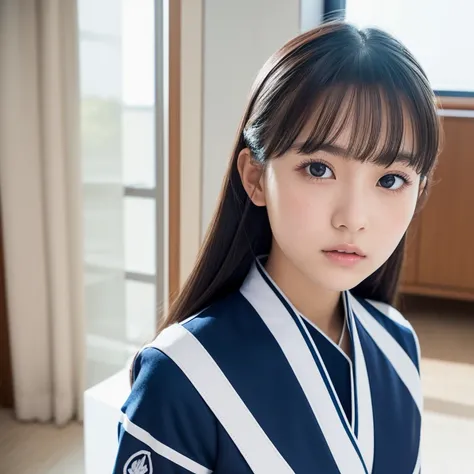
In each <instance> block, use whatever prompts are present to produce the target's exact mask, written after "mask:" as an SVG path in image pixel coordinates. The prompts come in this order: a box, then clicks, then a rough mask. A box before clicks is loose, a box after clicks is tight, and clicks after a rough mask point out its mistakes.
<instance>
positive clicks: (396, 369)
mask: <svg viewBox="0 0 474 474" xmlns="http://www.w3.org/2000/svg"><path fill="white" fill-rule="evenodd" d="M438 146H439V123H438V118H437V111H436V104H435V99H434V96H433V93H432V90H431V88H430V85H429V83H428V80H427V78H426V76H425V74H424V72H423V70H422V69H421V67H420V65H419V64H418V63H417V62H416V60H415V59H414V58H413V56H412V55H411V54H410V53H409V51H407V49H406V48H405V47H404V46H403V45H402V44H400V43H399V42H398V41H397V40H395V39H394V38H392V37H391V36H389V35H388V34H386V33H384V32H382V31H379V30H377V29H366V30H358V29H357V28H355V27H354V26H351V25H349V24H346V23H341V22H333V23H327V24H324V25H322V26H321V27H319V28H316V29H314V30H312V31H310V32H307V33H305V34H302V35H301V36H298V37H297V38H295V39H293V40H292V41H290V42H289V43H288V44H286V45H285V46H284V47H283V48H282V49H280V50H279V51H278V52H277V53H275V54H274V56H272V57H271V58H270V59H269V61H268V62H267V63H266V64H265V66H264V67H263V69H262V71H261V73H260V74H259V76H258V78H257V80H256V82H255V85H254V87H253V91H252V94H251V97H250V100H249V103H248V106H247V109H246V111H245V114H244V117H243V121H242V125H241V128H240V130H239V131H238V135H237V142H236V145H235V148H234V152H233V154H232V157H231V160H230V163H229V168H228V172H227V175H226V176H225V180H224V187H223V190H222V195H221V198H220V202H219V205H218V208H217V211H216V213H215V216H214V220H213V222H212V225H211V226H210V229H209V232H208V234H207V238H206V240H205V243H204V245H203V248H202V251H201V254H200V256H199V259H198V261H197V263H196V266H195V267H194V269H193V271H192V273H191V275H190V277H189V279H188V281H187V282H186V284H185V285H184V287H183V289H182V291H181V293H180V295H179V296H178V297H177V299H176V301H175V302H174V304H173V306H172V307H171V309H170V311H169V313H168V314H167V315H166V317H165V318H164V319H163V323H162V326H161V328H160V332H159V334H158V336H157V338H156V339H155V340H154V341H153V342H152V343H151V344H149V345H148V346H146V347H145V348H144V349H143V350H142V351H141V352H140V354H139V355H138V356H137V358H136V360H135V362H134V366H133V368H132V380H133V386H132V392H131V395H130V397H129V399H128V400H127V402H126V403H125V406H124V407H123V416H122V420H121V424H120V429H119V431H120V433H119V449H118V455H117V461H116V468H115V471H114V472H115V474H119V473H120V474H122V473H124V474H137V473H139V474H151V473H152V472H153V473H160V474H167V473H183V474H184V473H189V472H192V473H199V474H201V473H202V474H204V473H219V474H220V473H224V474H247V473H251V472H254V473H259V474H280V473H297V474H308V473H324V474H331V473H343V474H348V473H350V474H369V473H383V474H392V473H393V474H418V473H419V472H420V429H421V414H422V394H421V387H420V374H419V363H420V352H419V347H418V342H417V338H416V335H415V333H414V331H413V328H412V327H411V326H410V324H409V323H408V322H407V321H406V320H405V319H404V318H403V316H402V315H401V314H400V313H399V312H398V311H397V310H396V309H394V307H393V305H394V304H395V303H394V300H395V297H396V291H397V284H398V280H399V275H400V267H401V265H402V260H403V253H404V247H405V236H406V231H407V228H408V226H409V224H410V222H411V220H412V218H413V216H414V214H415V212H416V211H417V209H419V207H420V205H421V203H422V201H423V200H424V198H425V196H426V193H427V189H428V187H427V186H428V183H430V177H431V175H432V172H433V169H434V166H435V162H436V158H437V155H438Z"/></svg>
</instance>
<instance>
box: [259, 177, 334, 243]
mask: <svg viewBox="0 0 474 474" xmlns="http://www.w3.org/2000/svg"><path fill="white" fill-rule="evenodd" d="M301 181H302V179H301V178H300V177H296V179H295V177H292V176H290V177H288V176H284V177H277V176H275V175H273V176H272V175H270V176H269V177H268V180H267V182H266V184H265V196H266V202H267V209H268V217H269V219H270V224H271V227H272V232H273V235H274V237H275V239H276V240H277V242H278V243H279V244H280V245H283V246H284V245H285V243H286V241H288V243H289V244H291V245H295V244H297V243H298V242H301V243H303V242H304V240H305V239H308V238H309V239H314V236H315V235H318V226H320V225H321V222H323V221H324V219H323V214H324V212H325V211H327V210H328V208H329V207H328V206H327V205H324V203H323V202H324V196H321V195H319V194H318V193H317V192H315V188H314V187H313V186H311V184H309V183H305V182H301Z"/></svg>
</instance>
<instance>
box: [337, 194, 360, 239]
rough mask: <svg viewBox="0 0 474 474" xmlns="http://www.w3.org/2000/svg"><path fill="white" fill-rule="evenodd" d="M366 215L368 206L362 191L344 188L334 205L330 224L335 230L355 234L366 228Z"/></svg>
mask: <svg viewBox="0 0 474 474" xmlns="http://www.w3.org/2000/svg"><path fill="white" fill-rule="evenodd" d="M367 215H368V206H367V202H366V200H365V199H364V193H363V192H361V190H359V191H355V190H354V191H353V192H347V190H346V192H344V195H343V196H340V198H339V200H338V202H337V204H336V206H335V207H334V212H333V214H332V222H331V224H332V226H333V227H334V228H335V229H337V230H342V231H347V232H350V233H351V234H355V233H357V232H360V231H363V230H365V229H366V228H367Z"/></svg>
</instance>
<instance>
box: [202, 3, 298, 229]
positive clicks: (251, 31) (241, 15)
mask: <svg viewBox="0 0 474 474" xmlns="http://www.w3.org/2000/svg"><path fill="white" fill-rule="evenodd" d="M299 31H300V0H238V1H237V0H204V38H203V54H204V58H203V64H204V71H203V74H204V75H203V122H202V125H203V130H202V133H203V135H202V137H203V143H202V145H203V148H202V166H203V168H202V172H203V175H202V228H201V231H202V232H203V233H204V232H205V230H206V228H207V226H208V224H209V222H210V219H211V217H212V213H213V211H214V208H215V205H216V202H217V198H218V195H219V192H220V188H221V184H222V178H223V176H224V173H225V170H226V167H227V164H228V161H229V158H230V153H231V149H232V145H233V142H234V140H235V136H236V132H237V128H238V126H239V122H240V119H241V117H242V115H243V113H244V108H245V105H246V101H247V98H248V96H249V92H250V88H251V85H252V83H253V80H254V78H255V77H256V75H257V73H258V71H259V69H260V68H261V66H263V63H264V62H265V61H266V60H267V59H268V57H269V56H270V55H271V54H272V53H273V52H274V51H275V50H277V49H278V48H279V47H280V46H282V45H283V44H284V43H285V42H286V41H288V40H289V39H290V38H292V37H293V36H296V35H297V34H298V33H299Z"/></svg>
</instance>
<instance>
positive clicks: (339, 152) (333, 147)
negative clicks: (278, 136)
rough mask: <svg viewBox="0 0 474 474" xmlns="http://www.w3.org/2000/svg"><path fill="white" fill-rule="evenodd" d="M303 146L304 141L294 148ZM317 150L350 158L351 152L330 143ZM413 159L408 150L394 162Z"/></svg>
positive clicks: (409, 161) (401, 153)
mask: <svg viewBox="0 0 474 474" xmlns="http://www.w3.org/2000/svg"><path fill="white" fill-rule="evenodd" d="M302 146H303V144H302V143H295V144H294V145H293V146H292V148H295V149H300V148H301V147H302ZM317 151H325V152H326V153H330V154H331V155H337V156H342V157H343V158H349V157H350V153H349V150H347V149H346V148H342V147H340V146H337V145H331V144H329V143H323V144H322V145H320V146H319V147H318V149H317ZM412 161H413V156H411V155H410V154H409V153H406V152H403V151H402V152H400V153H398V154H397V157H396V158H395V160H394V162H404V163H406V164H410V163H411V162H412Z"/></svg>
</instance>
